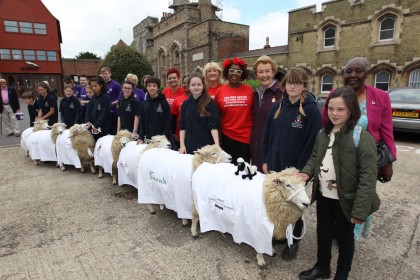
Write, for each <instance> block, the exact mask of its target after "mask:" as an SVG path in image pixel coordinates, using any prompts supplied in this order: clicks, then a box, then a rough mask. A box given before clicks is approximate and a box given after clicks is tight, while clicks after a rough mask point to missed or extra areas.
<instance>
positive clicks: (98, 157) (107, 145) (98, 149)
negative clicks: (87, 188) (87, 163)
mask: <svg viewBox="0 0 420 280" xmlns="http://www.w3.org/2000/svg"><path fill="white" fill-rule="evenodd" d="M114 138H115V136H114V135H105V136H103V137H101V138H99V139H98V140H97V141H96V145H95V150H94V158H95V165H96V166H99V171H98V174H99V175H98V176H99V178H103V176H104V172H105V173H109V174H112V161H113V159H112V148H111V146H112V141H113V140H114Z"/></svg>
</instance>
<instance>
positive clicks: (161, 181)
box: [149, 171, 168, 185]
mask: <svg viewBox="0 0 420 280" xmlns="http://www.w3.org/2000/svg"><path fill="white" fill-rule="evenodd" d="M154 174H155V173H154V172H153V171H150V172H149V177H150V179H152V180H153V181H155V182H157V183H160V184H164V185H167V184H168V183H167V182H166V180H165V178H159V177H157V176H155V175H154Z"/></svg>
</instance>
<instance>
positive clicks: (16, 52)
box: [12, 50, 22, 60]
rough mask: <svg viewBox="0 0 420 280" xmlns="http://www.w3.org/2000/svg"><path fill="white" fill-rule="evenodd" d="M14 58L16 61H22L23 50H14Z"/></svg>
mask: <svg viewBox="0 0 420 280" xmlns="http://www.w3.org/2000/svg"><path fill="white" fill-rule="evenodd" d="M12 57H13V59H14V60H22V51H21V50H12Z"/></svg>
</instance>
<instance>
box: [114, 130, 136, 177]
mask: <svg viewBox="0 0 420 280" xmlns="http://www.w3.org/2000/svg"><path fill="white" fill-rule="evenodd" d="M132 141H133V137H132V134H131V132H130V131H128V130H125V129H124V130H120V131H118V133H117V135H115V137H114V139H113V140H112V144H111V152H112V184H113V185H116V184H117V176H118V159H119V157H120V153H121V149H122V148H124V147H126V145H127V144H128V143H129V142H132Z"/></svg>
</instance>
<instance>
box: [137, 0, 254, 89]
mask: <svg viewBox="0 0 420 280" xmlns="http://www.w3.org/2000/svg"><path fill="white" fill-rule="evenodd" d="M169 8H170V9H172V10H173V13H163V16H162V18H161V19H160V21H159V20H158V19H157V18H155V17H147V18H145V19H143V20H142V21H141V22H140V23H139V24H137V25H136V26H135V27H134V28H133V36H134V40H133V42H132V44H131V46H132V47H134V48H135V49H137V50H138V51H139V52H141V53H143V54H145V55H146V57H147V58H148V59H149V61H150V62H151V63H152V66H153V70H154V72H155V75H156V76H157V77H159V78H160V79H161V80H162V84H163V85H164V86H165V85H166V70H167V69H168V68H169V67H172V66H175V67H178V68H179V69H180V71H181V75H185V74H190V73H191V72H193V71H194V70H196V69H202V67H204V65H205V64H206V63H207V62H209V61H215V60H221V59H224V58H226V57H228V56H229V55H230V54H231V53H236V52H243V51H248V49H249V26H248V25H242V24H236V23H231V22H226V21H222V20H221V19H220V18H219V17H218V16H217V15H216V13H217V12H219V11H220V10H221V8H220V7H219V6H217V5H214V4H212V1H211V0H198V1H197V0H195V1H189V0H173V1H171V5H170V6H169Z"/></svg>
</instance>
